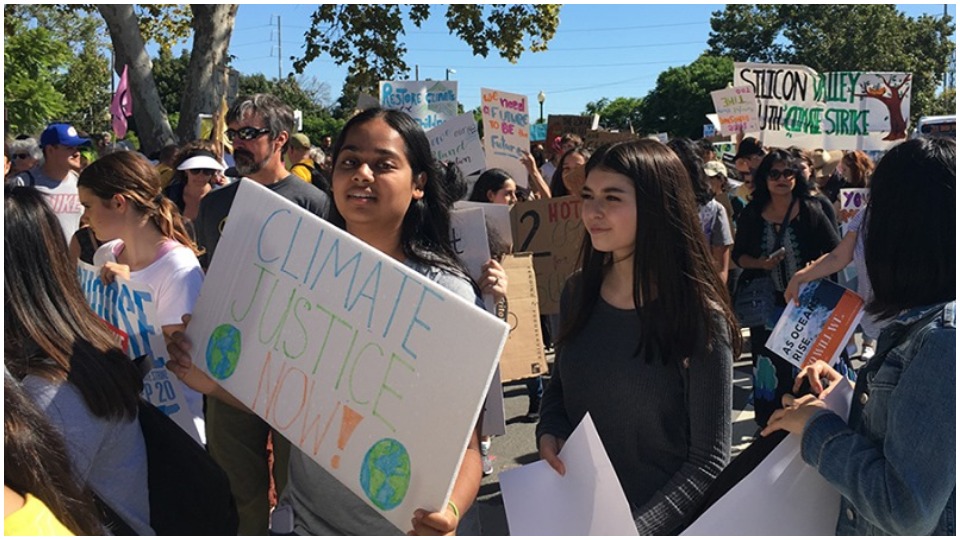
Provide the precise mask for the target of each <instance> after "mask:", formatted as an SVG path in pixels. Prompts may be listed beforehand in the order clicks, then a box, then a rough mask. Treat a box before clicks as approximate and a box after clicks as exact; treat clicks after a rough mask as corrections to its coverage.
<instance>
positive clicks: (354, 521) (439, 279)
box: [273, 180, 482, 536]
mask: <svg viewBox="0 0 960 540" xmlns="http://www.w3.org/2000/svg"><path fill="white" fill-rule="evenodd" d="M298 182H301V183H303V181H302V180H298ZM406 265H407V266H409V267H410V268H413V269H414V270H416V271H417V272H420V273H421V274H423V275H424V276H426V277H427V278H428V279H430V280H431V281H434V282H436V283H437V284H439V285H441V286H443V287H444V288H446V289H447V290H449V291H450V292H452V293H454V294H456V295H458V296H460V297H462V298H464V299H466V300H468V301H470V302H474V303H476V304H477V306H479V307H481V308H482V302H481V301H480V299H479V298H478V297H477V295H476V293H475V292H474V290H473V287H472V286H471V285H470V283H469V282H468V281H467V280H466V279H464V278H460V277H457V276H455V275H453V274H450V273H448V272H445V271H442V270H440V269H437V268H434V267H427V266H423V265H420V264H417V263H414V262H411V261H407V262H406ZM282 507H289V508H291V509H292V510H293V517H294V519H293V525H294V529H293V532H294V533H296V534H298V535H311V536H327V535H338V536H343V535H356V536H387V535H400V534H403V533H404V532H406V531H400V530H398V529H397V528H396V527H394V526H393V524H391V523H390V522H389V521H387V520H386V519H384V518H383V516H381V515H380V514H379V513H378V512H377V511H376V510H374V509H373V508H371V507H370V505H369V504H367V503H366V502H364V501H363V499H361V498H360V497H358V496H356V495H354V493H353V492H352V491H350V490H349V489H347V487H345V486H344V485H343V484H341V483H340V481H339V480H337V479H336V478H334V477H333V476H332V475H331V474H330V473H328V472H327V471H325V470H323V468H322V467H320V465H317V463H316V462H315V461H313V459H311V458H310V456H308V455H307V454H305V453H303V452H302V451H300V450H299V449H298V448H297V447H295V446H294V447H291V448H290V474H289V476H288V480H287V488H286V489H285V490H284V492H283V494H282V495H281V497H280V504H279V505H278V508H277V510H274V515H277V512H278V511H280V512H283V510H281V508H282ZM410 518H411V519H412V518H413V516H412V515H411V516H410ZM273 532H276V533H287V532H289V531H282V530H277V527H276V526H274V527H273Z"/></svg>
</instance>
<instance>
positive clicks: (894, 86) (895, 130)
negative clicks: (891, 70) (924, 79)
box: [854, 74, 911, 141]
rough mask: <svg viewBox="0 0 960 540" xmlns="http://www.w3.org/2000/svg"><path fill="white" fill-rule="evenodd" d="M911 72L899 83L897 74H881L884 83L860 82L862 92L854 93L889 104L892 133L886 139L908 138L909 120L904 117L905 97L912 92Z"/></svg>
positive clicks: (856, 95) (860, 96) (857, 95)
mask: <svg viewBox="0 0 960 540" xmlns="http://www.w3.org/2000/svg"><path fill="white" fill-rule="evenodd" d="M910 77H911V75H910V74H907V76H906V77H904V78H903V81H901V82H899V83H897V78H896V76H893V77H890V79H889V80H887V78H886V77H883V76H880V80H881V81H883V84H882V85H881V84H876V85H873V86H868V85H867V83H866V82H863V83H860V89H861V90H863V92H862V93H860V94H854V96H855V97H859V98H873V99H876V100H878V101H880V102H881V103H883V104H884V105H886V106H887V110H888V111H889V114H890V134H889V135H887V136H886V137H884V138H883V140H885V141H898V140H900V139H906V138H907V121H906V119H904V118H903V107H902V106H901V104H902V103H903V98H905V97H906V96H907V94H908V93H909V92H910V86H909V84H908V83H909V82H910Z"/></svg>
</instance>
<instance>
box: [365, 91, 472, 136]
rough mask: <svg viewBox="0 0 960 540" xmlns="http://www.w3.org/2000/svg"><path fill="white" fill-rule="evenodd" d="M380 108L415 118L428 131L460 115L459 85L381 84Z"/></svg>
mask: <svg viewBox="0 0 960 540" xmlns="http://www.w3.org/2000/svg"><path fill="white" fill-rule="evenodd" d="M380 106H381V107H383V108H384V109H397V110H399V111H403V112H405V113H407V114H409V115H410V116H411V117H413V119H414V120H416V121H417V122H418V123H419V124H420V127H422V128H423V130H424V131H426V130H429V129H433V128H435V127H437V126H439V125H440V124H442V123H444V122H446V121H447V120H449V119H451V118H453V117H454V116H456V115H457V83H456V81H380Z"/></svg>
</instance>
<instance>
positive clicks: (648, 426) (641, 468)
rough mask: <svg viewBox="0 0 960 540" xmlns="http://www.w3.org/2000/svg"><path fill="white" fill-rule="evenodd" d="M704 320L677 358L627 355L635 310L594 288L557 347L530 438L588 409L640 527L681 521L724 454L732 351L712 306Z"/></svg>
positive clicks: (665, 529)
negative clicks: (581, 316) (580, 318)
mask: <svg viewBox="0 0 960 540" xmlns="http://www.w3.org/2000/svg"><path fill="white" fill-rule="evenodd" d="M577 279H579V275H574V276H573V277H571V278H570V279H569V280H568V281H567V285H566V287H565V288H564V291H563V294H562V295H561V303H560V314H561V317H570V316H572V315H571V313H572V311H571V310H573V309H575V306H574V305H573V300H572V298H571V296H572V286H571V284H572V283H574V282H575V280H577ZM641 309H661V308H658V307H656V306H653V305H651V306H650V307H644V308H641ZM711 320H712V324H713V338H712V341H711V343H709V344H708V343H707V342H706V339H704V338H703V336H702V335H694V334H693V332H691V335H690V336H689V339H690V340H692V341H693V342H695V343H699V344H700V347H698V350H697V351H696V352H695V353H694V354H693V355H692V356H691V357H690V358H689V359H688V365H687V366H686V367H682V366H681V365H680V363H679V362H669V363H667V364H664V363H663V362H661V361H660V360H659V359H656V360H653V361H651V362H649V363H648V362H645V361H644V360H642V359H641V358H639V357H637V356H635V351H636V350H637V346H638V344H639V343H640V342H641V341H642V340H644V339H646V337H645V335H644V329H643V328H641V327H640V319H639V318H638V316H637V313H636V312H635V311H634V310H632V309H619V308H616V307H614V306H611V305H610V304H608V303H607V302H605V301H604V300H603V298H602V297H601V298H599V299H598V300H597V304H596V305H595V306H594V307H593V311H592V313H591V315H590V318H589V320H588V322H587V324H586V326H584V328H583V329H582V330H581V331H580V332H579V333H578V334H577V335H575V336H573V337H572V338H568V340H567V341H566V342H565V343H564V344H562V346H560V347H559V348H558V349H557V359H556V362H555V363H554V366H553V369H552V371H551V376H550V384H549V385H548V386H547V387H546V388H545V389H544V393H543V404H542V407H541V409H540V423H539V424H538V425H537V429H536V436H537V441H539V439H540V436H541V435H543V434H550V435H554V436H557V437H560V438H563V439H566V438H568V437H569V436H570V434H571V433H572V432H573V430H574V428H575V427H576V426H577V425H578V424H579V423H580V421H581V420H582V419H583V417H584V416H585V415H586V413H588V412H589V413H590V417H591V418H592V419H593V421H594V423H595V424H596V427H597V433H598V434H599V435H600V439H601V440H602V441H603V446H604V449H606V451H607V455H608V456H609V458H610V462H611V464H612V465H613V468H614V471H616V473H617V477H618V478H619V479H620V485H621V486H622V487H623V491H624V495H626V498H627V501H628V502H629V503H630V507H631V510H632V512H633V518H634V521H635V522H636V525H637V530H638V532H639V533H640V534H641V535H647V534H655V535H663V534H671V533H675V532H676V530H677V529H678V528H679V527H680V526H682V525H685V524H686V523H687V520H688V519H689V518H690V517H691V515H690V513H691V512H693V511H694V510H695V509H696V508H697V507H698V505H699V503H700V502H701V501H702V499H703V495H704V494H705V492H706V489H707V487H709V485H710V484H711V483H712V482H713V480H714V479H715V478H716V477H717V476H718V475H719V474H720V472H721V471H722V470H723V468H724V467H725V466H726V464H727V462H728V461H729V459H730V437H731V432H732V426H731V421H730V408H731V407H732V401H733V397H732V392H733V390H732V388H733V353H732V350H731V343H730V336H729V335H728V332H726V331H724V328H725V325H724V322H723V318H722V316H721V315H720V313H719V312H715V313H713V314H712V317H711ZM708 345H709V347H708Z"/></svg>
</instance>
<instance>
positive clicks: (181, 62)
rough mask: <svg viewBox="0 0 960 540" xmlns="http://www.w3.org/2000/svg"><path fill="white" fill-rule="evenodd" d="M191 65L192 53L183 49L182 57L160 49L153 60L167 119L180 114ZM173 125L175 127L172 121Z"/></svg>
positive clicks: (155, 77)
mask: <svg viewBox="0 0 960 540" xmlns="http://www.w3.org/2000/svg"><path fill="white" fill-rule="evenodd" d="M189 65H190V51H188V50H186V49H183V50H182V51H180V56H173V53H172V52H171V51H170V49H165V48H162V47H161V48H160V54H159V55H158V56H157V57H156V58H154V59H153V80H154V82H156V83H157V92H158V93H159V94H160V103H161V104H163V108H164V110H166V111H167V117H168V118H169V117H170V115H171V114H173V113H178V112H180V103H181V101H180V100H181V99H182V97H183V79H184V78H185V77H186V76H187V67H188V66H189ZM170 123H171V125H174V123H173V121H172V120H171V122H170Z"/></svg>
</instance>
